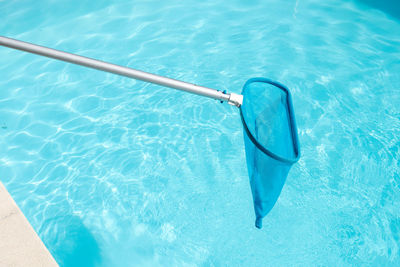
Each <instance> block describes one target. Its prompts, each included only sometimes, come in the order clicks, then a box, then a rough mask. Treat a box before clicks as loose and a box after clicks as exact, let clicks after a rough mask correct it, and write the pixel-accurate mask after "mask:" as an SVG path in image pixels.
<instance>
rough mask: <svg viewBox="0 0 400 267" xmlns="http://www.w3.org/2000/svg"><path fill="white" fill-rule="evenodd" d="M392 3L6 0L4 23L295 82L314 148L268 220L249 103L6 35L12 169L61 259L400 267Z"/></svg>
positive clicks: (57, 37) (14, 185) (175, 70)
mask: <svg viewBox="0 0 400 267" xmlns="http://www.w3.org/2000/svg"><path fill="white" fill-rule="evenodd" d="M382 3H384V4H382ZM386 3H389V2H388V1H384V2H379V4H378V2H369V1H366V0H360V1H356V0H353V1H339V0H327V1H323V2H322V1H317V0H297V1H296V0H289V1H277V0H270V1H251V2H248V1H231V2H229V3H227V2H226V1H220V0H215V1H208V0H206V1H202V2H198V1H193V0H189V1H185V2H181V1H177V0H171V1H167V2H164V1H155V0H150V1H126V0H120V1H116V2H113V3H109V2H108V1H95V2H93V1H76V0H72V1H64V0H61V1H56V2H54V1H50V0H44V1H39V2H38V1H32V0H26V1H4V0H3V1H0V35H3V36H8V37H11V38H16V39H20V40H24V41H28V42H32V43H37V44H41V45H44V46H48V47H53V48H56V49H60V50H64V51H68V52H73V53H77V54H80V55H85V56H88V57H93V58H98V59H101V60H104V61H108V62H113V63H116V64H119V65H123V66H128V67H132V68H138V69H142V70H144V71H148V72H152V73H156V74H160V75H165V76H168V77H171V78H176V79H179V80H183V81H187V82H191V83H195V84H199V85H204V86H207V87H211V88H216V89H220V90H227V91H229V92H235V93H240V92H241V90H242V87H243V85H244V83H245V82H246V80H248V79H249V78H251V77H260V76H261V77H267V78H270V79H273V80H277V81H279V82H281V83H282V84H285V85H286V86H287V87H288V88H289V89H290V91H291V94H292V97H293V105H294V111H295V115H296V121H297V126H298V129H299V141H300V144H301V154H302V156H301V158H300V160H299V162H298V163H296V164H295V165H293V167H292V168H291V170H290V173H289V175H288V177H287V180H286V183H285V185H284V187H283V190H282V193H281V195H280V197H279V199H278V201H277V203H276V205H275V206H274V208H273V209H272V210H271V212H270V213H269V214H268V216H266V218H265V219H264V220H263V228H262V229H261V230H259V229H256V228H255V227H254V219H255V215H254V210H253V204H252V196H251V189H250V185H249V177H248V175H247V169H246V158H245V151H244V143H243V129H242V124H241V121H240V116H239V113H238V111H237V108H236V107H232V106H229V105H227V104H220V103H219V102H218V101H214V100H210V99H205V98H202V97H199V96H194V95H190V94H185V93H183V92H179V91H176V90H172V89H167V88H162V87H160V86H156V85H151V84H147V83H144V82H139V81H135V80H131V79H128V78H123V77H119V76H116V75H112V74H107V73H103V72H99V71H94V70H89V69H86V68H83V67H79V66H74V65H71V64H66V63H62V62H58V61H55V60H50V59H47V58H43V57H39V56H35V55H30V54H27V53H23V52H20V51H14V50H11V49H7V48H3V47H0V180H1V182H2V183H3V184H4V185H5V187H6V188H7V190H8V191H9V192H10V194H11V195H12V197H13V198H14V199H15V201H16V203H17V204H18V206H19V207H20V209H21V210H22V211H23V213H24V214H25V216H26V218H27V219H28V220H29V222H30V223H31V225H32V227H33V228H34V229H35V231H36V232H37V233H38V235H39V236H40V238H41V239H42V241H43V242H44V244H45V245H46V247H47V248H48V249H49V251H50V252H51V254H52V255H53V256H54V259H55V260H56V261H57V263H58V264H59V265H60V266H249V265H253V266H266V265H267V266H316V265H317V266H319V265H322V266H338V265H339V266H354V265H362V266H397V265H400V247H399V244H400V242H399V240H400V212H399V208H398V207H399V205H400V175H399V173H400V172H399V169H400V149H399V147H400V138H399V136H400V113H399V106H400V86H399V84H400V64H399V58H400V19H399V16H398V15H396V14H398V13H393V12H392V11H394V10H396V8H398V4H397V3H396V4H392V6H390V8H387V6H386V5H385V4H386ZM392 3H394V2H392ZM386 11H387V12H386Z"/></svg>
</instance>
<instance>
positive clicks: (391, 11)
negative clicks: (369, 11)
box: [358, 0, 400, 20]
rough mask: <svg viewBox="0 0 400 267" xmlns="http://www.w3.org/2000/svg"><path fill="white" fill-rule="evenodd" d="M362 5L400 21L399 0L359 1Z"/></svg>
mask: <svg viewBox="0 0 400 267" xmlns="http://www.w3.org/2000/svg"><path fill="white" fill-rule="evenodd" d="M358 1H359V2H360V3H363V4H366V5H368V6H370V7H373V8H376V9H379V10H381V11H383V12H385V13H386V14H388V15H390V16H392V17H394V18H395V19H398V20H400V1H398V0H358Z"/></svg>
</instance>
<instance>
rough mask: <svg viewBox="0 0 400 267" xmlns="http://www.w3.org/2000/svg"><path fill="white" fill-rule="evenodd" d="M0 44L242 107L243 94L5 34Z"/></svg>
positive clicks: (0, 39)
mask: <svg viewBox="0 0 400 267" xmlns="http://www.w3.org/2000/svg"><path fill="white" fill-rule="evenodd" d="M0 45H2V46H6V47H9V48H14V49H18V50H22V51H25V52H29V53H33V54H37V55H41V56H45V57H49V58H54V59H58V60H62V61H66V62H69V63H73V64H77V65H81V66H85V67H89V68H92V69H97V70H102V71H106V72H111V73H114V74H118V75H122V76H126V77H129V78H134V79H138V80H142V81H145V82H149V83H155V84H158V85H162V86H166V87H170V88H174V89H178V90H182V91H186V92H189V93H193V94H197V95H201V96H206V97H210V98H214V99H218V100H221V101H227V102H228V103H229V104H231V105H235V106H237V107H240V105H241V104H242V102H243V96H242V95H239V94H235V93H225V92H221V91H218V90H215V89H211V88H207V87H203V86H199V85H195V84H191V83H187V82H182V81H178V80H174V79H171V78H167V77H163V76H159V75H155V74H151V73H148V72H144V71H140V70H135V69H132V68H127V67H122V66H119V65H115V64H111V63H107V62H104V61H100V60H96V59H92V58H88V57H83V56H78V55H75V54H71V53H67V52H63V51H59V50H56V49H52V48H47V47H44V46H39V45H35V44H31V43H26V42H22V41H18V40H15V39H11V38H7V37H4V36H0Z"/></svg>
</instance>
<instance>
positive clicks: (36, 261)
mask: <svg viewBox="0 0 400 267" xmlns="http://www.w3.org/2000/svg"><path fill="white" fill-rule="evenodd" d="M0 266H58V264H57V263H56V261H55V260H54V258H53V257H52V256H51V254H50V252H49V251H48V250H47V248H46V246H45V245H44V244H43V242H42V240H40V238H39V236H38V235H37V234H36V232H35V231H34V230H33V228H32V226H31V225H30V224H29V222H28V220H27V219H26V218H25V216H24V215H23V214H22V212H21V210H20V209H19V208H18V206H17V204H16V203H15V201H14V200H13V199H12V197H11V196H10V194H9V193H8V191H7V189H6V188H5V187H4V185H3V184H2V183H1V182H0Z"/></svg>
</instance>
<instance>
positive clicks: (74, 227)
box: [41, 215, 101, 267]
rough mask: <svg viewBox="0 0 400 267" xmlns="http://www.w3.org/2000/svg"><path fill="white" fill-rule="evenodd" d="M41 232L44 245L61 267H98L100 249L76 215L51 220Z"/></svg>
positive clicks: (43, 226)
mask: <svg viewBox="0 0 400 267" xmlns="http://www.w3.org/2000/svg"><path fill="white" fill-rule="evenodd" d="M41 232H42V233H43V241H44V243H45V244H46V246H47V247H48V248H49V251H50V253H51V254H52V255H53V257H54V258H55V260H56V261H57V263H58V264H59V265H60V266H62V267H64V266H65V267H69V266H74V267H79V266H96V265H98V264H99V263H100V260H101V258H100V248H99V246H98V244H97V241H96V239H95V238H94V236H93V235H92V233H91V232H90V231H89V229H88V228H87V227H86V226H85V225H84V224H83V222H82V219H81V218H79V217H77V216H74V215H66V216H58V217H53V218H49V219H48V220H47V221H46V222H45V223H44V224H43V225H42V229H41Z"/></svg>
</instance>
